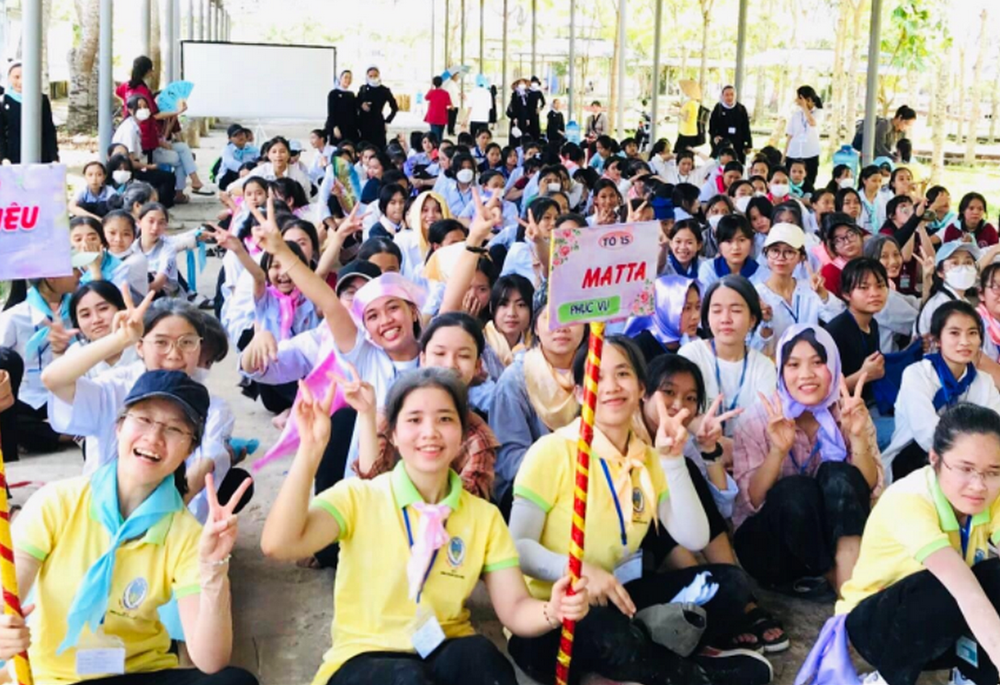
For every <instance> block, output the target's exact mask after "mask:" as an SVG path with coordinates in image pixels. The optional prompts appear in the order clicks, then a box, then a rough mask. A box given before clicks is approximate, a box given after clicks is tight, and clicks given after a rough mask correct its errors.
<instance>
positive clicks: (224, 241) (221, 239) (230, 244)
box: [201, 224, 242, 251]
mask: <svg viewBox="0 0 1000 685" xmlns="http://www.w3.org/2000/svg"><path fill="white" fill-rule="evenodd" d="M201 230H202V235H204V236H208V237H209V238H211V239H212V240H214V241H215V243H216V245H218V246H219V247H223V248H225V249H227V250H230V251H236V250H239V249H240V247H241V246H242V243H240V239H239V238H237V237H236V236H235V235H234V234H233V233H232V232H231V231H227V230H226V229H224V228H222V226H219V225H218V224H204V225H203V226H202V227H201Z"/></svg>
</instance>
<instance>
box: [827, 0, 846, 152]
mask: <svg viewBox="0 0 1000 685" xmlns="http://www.w3.org/2000/svg"><path fill="white" fill-rule="evenodd" d="M848 12H850V6H849V2H848V0H841V2H840V11H839V12H838V14H837V29H836V31H835V34H836V39H835V41H834V44H833V75H832V79H831V91H830V101H831V102H830V105H829V107H830V141H829V147H828V149H829V152H830V154H831V155H832V154H833V153H834V152H836V151H837V149H838V148H839V147H840V137H841V131H842V129H843V126H844V47H845V45H846V42H847V17H848Z"/></svg>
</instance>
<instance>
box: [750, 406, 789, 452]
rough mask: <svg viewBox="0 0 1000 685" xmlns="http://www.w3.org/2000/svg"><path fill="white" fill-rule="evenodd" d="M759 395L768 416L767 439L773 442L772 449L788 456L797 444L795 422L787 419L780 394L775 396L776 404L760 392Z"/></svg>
mask: <svg viewBox="0 0 1000 685" xmlns="http://www.w3.org/2000/svg"><path fill="white" fill-rule="evenodd" d="M757 395H758V396H759V397H760V401H761V404H763V405H764V412H765V413H766V414H767V437H768V440H770V441H771V448H772V449H773V450H777V451H778V452H781V453H782V454H787V453H788V451H789V450H790V449H792V445H793V444H795V421H793V420H792V419H787V418H785V413H784V410H783V408H782V406H781V396H780V395H778V393H775V394H774V404H771V403H770V402H769V401H768V399H767V398H766V397H764V393H762V392H759V393H757Z"/></svg>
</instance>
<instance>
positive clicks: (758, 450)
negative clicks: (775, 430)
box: [733, 402, 771, 526]
mask: <svg viewBox="0 0 1000 685" xmlns="http://www.w3.org/2000/svg"><path fill="white" fill-rule="evenodd" d="M770 449H771V445H770V443H769V442H768V439H767V416H766V414H765V413H764V409H763V407H762V406H761V405H760V402H758V403H757V404H755V405H754V406H753V407H752V408H751V409H750V411H749V412H748V413H747V414H746V415H745V416H744V417H743V418H742V419H741V420H740V422H739V425H738V426H737V427H736V433H735V435H734V436H733V477H734V479H735V480H736V485H737V487H738V488H739V493H738V494H737V496H736V510H735V512H734V514H733V519H734V523H736V525H737V526H738V525H739V524H741V523H742V522H743V519H745V518H746V517H747V516H749V515H750V514H754V513H756V512H757V511H758V509H759V508H760V507H755V506H753V504H752V503H751V502H750V479H751V478H753V474H754V472H755V471H756V470H757V469H758V468H760V466H761V464H763V463H764V460H765V459H766V458H767V453H768V451H769V450H770Z"/></svg>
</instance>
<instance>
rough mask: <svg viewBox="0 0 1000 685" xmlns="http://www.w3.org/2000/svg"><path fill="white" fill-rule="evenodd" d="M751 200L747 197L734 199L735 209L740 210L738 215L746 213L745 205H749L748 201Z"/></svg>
mask: <svg viewBox="0 0 1000 685" xmlns="http://www.w3.org/2000/svg"><path fill="white" fill-rule="evenodd" d="M751 199H753V198H751V197H750V196H749V195H744V196H743V197H738V198H736V209H738V210H740V213H742V214H746V213H747V205H748V204H750V200H751Z"/></svg>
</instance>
